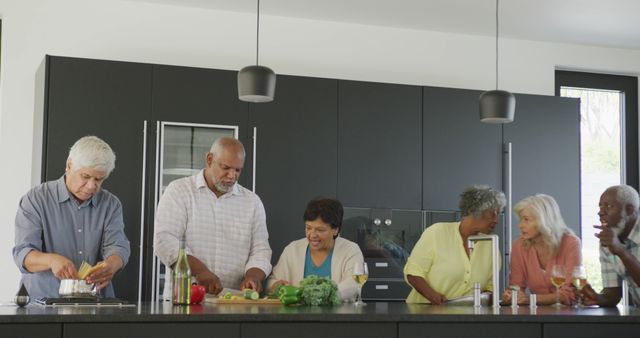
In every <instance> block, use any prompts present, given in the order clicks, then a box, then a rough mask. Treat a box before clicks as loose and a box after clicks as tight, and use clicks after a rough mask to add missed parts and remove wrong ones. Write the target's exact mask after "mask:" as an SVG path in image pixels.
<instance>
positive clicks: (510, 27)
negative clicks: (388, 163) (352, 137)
mask: <svg viewBox="0 0 640 338" xmlns="http://www.w3.org/2000/svg"><path fill="white" fill-rule="evenodd" d="M128 1H138V2H149V3H158V4H167V5H175V6H188V7H198V8H207V9H216V10H224V11H234V12H248V13H255V11H256V1H254V0H128ZM260 7H261V8H260V12H261V13H262V14H266V15H277V16H285V17H296V18H305V19H312V20H322V21H336V22H345V23H355V24H363V25H373V26H386V27H396V28H408V29H417V30H431V31H440V32H451V33H461V34H472V35H489V36H493V35H495V1H494V0H262V1H261V5H260ZM500 36H501V37H510V38H517V39H525V40H537V41H552V42H562V43H575V44H585V45H597V46H607V47H621V48H632V49H640V1H639V0H503V1H501V2H500Z"/></svg>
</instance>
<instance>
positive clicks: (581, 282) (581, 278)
mask: <svg viewBox="0 0 640 338" xmlns="http://www.w3.org/2000/svg"><path fill="white" fill-rule="evenodd" d="M572 282H573V286H575V287H576V289H578V304H576V307H582V295H581V294H580V291H582V288H583V287H584V286H585V285H587V272H586V270H585V268H584V266H582V265H578V266H576V267H575V268H574V269H573V276H572Z"/></svg>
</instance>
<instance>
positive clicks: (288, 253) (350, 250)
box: [267, 198, 364, 300]
mask: <svg viewBox="0 0 640 338" xmlns="http://www.w3.org/2000/svg"><path fill="white" fill-rule="evenodd" d="M343 214H344V211H343V208H342V204H341V203H340V202H339V201H337V200H334V199H330V198H317V199H314V200H312V201H311V202H309V204H307V208H306V210H305V212H304V217H303V218H304V223H305V238H302V239H299V240H296V241H293V242H291V243H290V244H289V245H287V246H286V247H285V248H284V251H283V252H282V255H280V259H279V260H278V264H276V266H275V267H274V268H273V272H272V273H271V276H270V277H269V279H268V281H267V285H268V288H269V290H273V289H274V288H275V287H276V286H277V285H278V284H292V285H299V284H300V281H301V280H302V279H304V278H305V277H307V276H309V275H317V276H320V277H329V278H331V279H332V280H333V281H334V282H336V284H338V291H339V292H340V296H341V297H342V299H343V300H350V299H353V298H355V295H356V292H357V284H356V282H355V281H354V280H353V276H352V275H353V267H354V266H355V265H356V264H359V265H360V266H361V265H362V263H363V261H364V258H363V256H362V252H361V251H360V247H358V244H356V243H354V242H351V241H349V240H346V239H344V238H341V237H339V234H340V229H341V227H342V217H343Z"/></svg>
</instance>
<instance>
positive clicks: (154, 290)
mask: <svg viewBox="0 0 640 338" xmlns="http://www.w3.org/2000/svg"><path fill="white" fill-rule="evenodd" d="M160 132H161V130H160V121H157V122H156V170H155V177H154V184H155V190H154V191H155V196H154V198H153V219H154V220H155V219H156V209H157V207H158V196H160V195H159V192H158V186H159V184H158V183H159V179H160V175H159V174H158V173H159V172H160V170H161V168H160ZM151 256H152V257H153V259H152V260H151V301H152V302H155V301H157V300H158V298H159V297H158V292H159V290H160V276H159V273H160V268H159V266H158V257H156V255H155V253H153V254H152V255H151Z"/></svg>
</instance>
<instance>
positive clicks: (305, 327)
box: [241, 323, 397, 338]
mask: <svg viewBox="0 0 640 338" xmlns="http://www.w3.org/2000/svg"><path fill="white" fill-rule="evenodd" d="M300 336H304V337H306V338H316V337H317V338H324V337H333V338H352V337H360V336H362V337H371V338H377V337H380V338H394V337H397V325H396V324H395V323H331V325H330V326H326V325H323V324H322V323H243V324H242V335H241V338H253V337H263V338H298V337H300Z"/></svg>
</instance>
